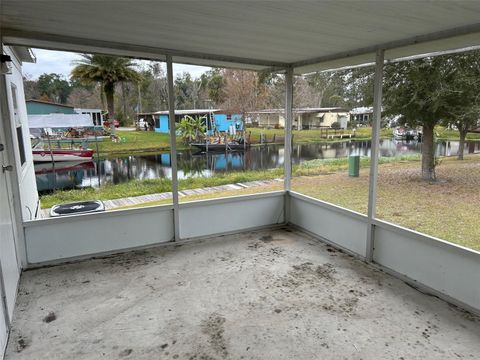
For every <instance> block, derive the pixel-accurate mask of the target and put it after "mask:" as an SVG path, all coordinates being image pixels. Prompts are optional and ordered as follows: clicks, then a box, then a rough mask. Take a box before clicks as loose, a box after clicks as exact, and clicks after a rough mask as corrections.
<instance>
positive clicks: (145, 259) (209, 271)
mask: <svg viewBox="0 0 480 360" xmlns="http://www.w3.org/2000/svg"><path fill="white" fill-rule="evenodd" d="M479 354H480V320H479V318H477V317H476V316H474V315H472V314H470V313H467V312H464V311H461V310H459V309H458V308H456V307H454V306H452V305H449V304H447V303H445V302H443V301H441V300H439V299H437V298H435V297H432V296H428V295H425V294H422V293H420V292H418V291H416V290H415V289H413V288H411V287H410V286H408V285H406V284H405V283H403V282H402V281H400V280H398V279H395V278H393V277H391V276H389V275H387V274H385V273H383V272H381V271H379V270H376V269H374V268H372V267H370V266H368V265H366V264H364V263H362V262H361V261H359V260H356V259H353V258H352V257H350V256H348V255H346V254H343V253H341V252H338V251H337V250H335V249H333V248H331V247H329V246H327V245H324V244H322V243H320V242H318V241H316V240H314V239H312V238H310V237H309V236H307V235H305V234H303V233H300V232H296V231H292V230H291V229H288V228H284V229H276V230H269V231H260V232H247V233H242V234H238V235H229V236H221V237H217V238H212V239H208V240H204V241H201V242H195V243H189V244H186V245H182V246H179V245H173V246H169V247H162V248H156V249H151V250H145V251H135V252H130V253H126V254H121V255H115V256H110V257H106V258H99V259H94V260H87V261H83V262H79V263H75V264H68V265H62V266H56V267H51V268H44V269H38V270H33V271H27V272H25V273H24V274H23V275H22V278H21V284H20V291H19V296H18V303H17V307H16V310H15V315H14V322H13V329H12V334H11V337H10V341H9V344H8V349H7V356H6V359H9V360H14V359H78V360H83V359H454V358H470V359H478V356H479Z"/></svg>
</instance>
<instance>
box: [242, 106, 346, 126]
mask: <svg viewBox="0 0 480 360" xmlns="http://www.w3.org/2000/svg"><path fill="white" fill-rule="evenodd" d="M349 118H350V114H349V111H348V110H346V109H344V108H340V107H328V108H327V107H325V108H320V107H318V108H294V109H293V128H294V129H296V130H310V129H320V128H330V127H332V125H333V124H334V123H338V124H339V127H340V128H342V129H346V128H347V124H348V120H349ZM249 124H252V125H255V126H259V127H267V128H284V127H285V109H265V110H256V111H251V112H249V113H248V116H247V125H249Z"/></svg>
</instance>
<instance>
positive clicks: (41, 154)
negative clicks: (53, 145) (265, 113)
mask: <svg viewBox="0 0 480 360" xmlns="http://www.w3.org/2000/svg"><path fill="white" fill-rule="evenodd" d="M32 154H33V162H52V161H53V162H57V161H89V160H92V159H93V150H92V149H50V150H49V149H32Z"/></svg>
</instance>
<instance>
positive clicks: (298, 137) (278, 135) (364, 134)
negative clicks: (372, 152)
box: [247, 127, 393, 144]
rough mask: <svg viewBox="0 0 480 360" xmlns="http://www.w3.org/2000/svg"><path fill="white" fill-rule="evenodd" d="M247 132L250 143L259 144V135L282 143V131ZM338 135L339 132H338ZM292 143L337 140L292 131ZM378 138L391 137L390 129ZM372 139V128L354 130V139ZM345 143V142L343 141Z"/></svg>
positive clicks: (256, 129) (259, 130) (383, 131)
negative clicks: (249, 136) (249, 133)
mask: <svg viewBox="0 0 480 360" xmlns="http://www.w3.org/2000/svg"><path fill="white" fill-rule="evenodd" d="M247 131H248V132H251V140H252V143H259V142H260V136H261V134H264V136H266V139H267V141H272V139H273V138H274V136H275V139H276V142H278V143H283V141H284V136H285V134H284V129H261V128H248V129H247ZM330 133H331V134H333V130H330ZM339 133H340V131H339ZM343 133H345V134H353V131H352V130H351V129H347V130H345V131H343ZM292 135H293V141H294V142H295V143H302V144H308V143H319V142H335V141H339V140H338V139H337V140H327V139H324V138H322V137H321V135H322V131H321V130H293V131H292ZM380 136H381V137H382V138H390V137H392V136H393V130H392V129H382V130H381V134H380ZM371 137H372V128H370V127H363V128H358V129H356V130H355V139H357V140H368V139H371ZM344 141H345V140H344Z"/></svg>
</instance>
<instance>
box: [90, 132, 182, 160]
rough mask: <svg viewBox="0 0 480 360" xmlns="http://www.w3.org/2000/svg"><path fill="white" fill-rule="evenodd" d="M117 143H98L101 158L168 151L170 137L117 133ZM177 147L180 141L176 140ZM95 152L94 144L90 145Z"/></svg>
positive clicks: (143, 133) (146, 133) (152, 133)
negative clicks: (113, 155)
mask: <svg viewBox="0 0 480 360" xmlns="http://www.w3.org/2000/svg"><path fill="white" fill-rule="evenodd" d="M116 135H117V136H118V137H119V141H118V142H113V141H110V140H109V139H105V140H103V141H102V142H99V143H98V148H99V151H100V155H101V156H109V155H112V154H115V155H118V154H129V155H131V154H134V153H138V152H158V151H167V150H169V149H170V136H169V135H168V134H162V133H156V132H153V131H117V132H116ZM177 142H178V144H179V145H181V144H182V143H181V140H180V139H177ZM90 147H91V148H92V149H94V150H95V144H90Z"/></svg>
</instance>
